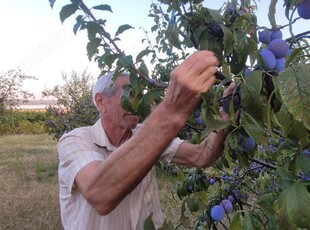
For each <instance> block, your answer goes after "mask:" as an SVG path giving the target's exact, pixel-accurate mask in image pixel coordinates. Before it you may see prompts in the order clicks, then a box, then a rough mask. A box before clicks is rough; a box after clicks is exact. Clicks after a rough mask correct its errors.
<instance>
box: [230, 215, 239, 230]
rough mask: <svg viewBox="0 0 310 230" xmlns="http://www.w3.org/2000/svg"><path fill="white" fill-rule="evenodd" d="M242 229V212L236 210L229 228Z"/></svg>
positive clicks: (233, 229)
mask: <svg viewBox="0 0 310 230" xmlns="http://www.w3.org/2000/svg"><path fill="white" fill-rule="evenodd" d="M240 229H241V220H240V212H236V213H235V214H234V216H233V218H232V220H231V224H230V226H229V230H240Z"/></svg>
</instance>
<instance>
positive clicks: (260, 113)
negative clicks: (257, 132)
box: [240, 70, 267, 122]
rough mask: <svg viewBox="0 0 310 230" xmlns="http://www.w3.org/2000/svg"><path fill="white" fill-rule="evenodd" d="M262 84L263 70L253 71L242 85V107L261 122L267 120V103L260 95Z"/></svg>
mask: <svg viewBox="0 0 310 230" xmlns="http://www.w3.org/2000/svg"><path fill="white" fill-rule="evenodd" d="M262 86H263V81H262V71H261V70H256V71H252V72H251V73H250V74H249V75H248V76H247V77H246V78H245V82H242V83H241V85H240V87H241V101H242V108H243V109H244V110H245V111H247V112H248V113H249V114H250V115H251V116H252V117H254V119H255V120H257V121H259V122H265V121H266V114H267V108H266V104H265V102H264V101H263V98H262V97H261V95H260V93H261V90H262Z"/></svg>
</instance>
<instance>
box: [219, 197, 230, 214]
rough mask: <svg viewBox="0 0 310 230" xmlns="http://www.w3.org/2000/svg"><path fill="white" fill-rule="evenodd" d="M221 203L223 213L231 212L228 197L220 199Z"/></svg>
mask: <svg viewBox="0 0 310 230" xmlns="http://www.w3.org/2000/svg"><path fill="white" fill-rule="evenodd" d="M221 205H222V207H223V208H224V210H225V213H231V212H232V210H233V205H232V203H231V201H230V200H228V199H224V200H222V202H221Z"/></svg>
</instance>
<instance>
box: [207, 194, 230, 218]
mask: <svg viewBox="0 0 310 230" xmlns="http://www.w3.org/2000/svg"><path fill="white" fill-rule="evenodd" d="M229 198H230V199H229ZM231 199H233V197H232V196H230V197H228V198H227V199H224V200H222V201H221V203H220V204H218V205H215V206H213V207H212V208H211V213H210V215H211V218H212V219H213V220H214V221H221V220H222V219H223V218H224V216H225V213H226V214H229V213H231V212H232V211H233V204H232V201H231Z"/></svg>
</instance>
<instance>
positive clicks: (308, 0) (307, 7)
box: [297, 0, 310, 19]
mask: <svg viewBox="0 0 310 230" xmlns="http://www.w3.org/2000/svg"><path fill="white" fill-rule="evenodd" d="M297 12H298V15H299V16H300V17H301V18H303V19H310V0H303V1H302V2H301V3H300V4H299V5H298V7H297Z"/></svg>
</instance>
